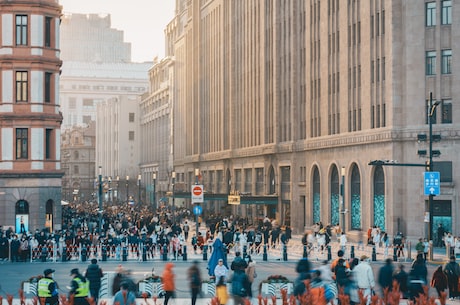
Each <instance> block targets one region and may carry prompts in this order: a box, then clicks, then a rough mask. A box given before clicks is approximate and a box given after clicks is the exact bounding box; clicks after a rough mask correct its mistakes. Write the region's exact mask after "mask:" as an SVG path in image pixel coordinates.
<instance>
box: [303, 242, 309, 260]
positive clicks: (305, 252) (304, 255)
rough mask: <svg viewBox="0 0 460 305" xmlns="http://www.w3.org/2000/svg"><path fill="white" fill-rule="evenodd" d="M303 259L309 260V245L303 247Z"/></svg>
mask: <svg viewBox="0 0 460 305" xmlns="http://www.w3.org/2000/svg"><path fill="white" fill-rule="evenodd" d="M302 257H303V258H308V252H307V245H304V246H303V254H302Z"/></svg>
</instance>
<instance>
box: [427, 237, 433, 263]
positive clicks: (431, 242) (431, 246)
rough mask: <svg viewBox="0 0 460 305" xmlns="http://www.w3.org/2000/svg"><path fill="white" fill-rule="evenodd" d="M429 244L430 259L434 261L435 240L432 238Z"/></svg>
mask: <svg viewBox="0 0 460 305" xmlns="http://www.w3.org/2000/svg"><path fill="white" fill-rule="evenodd" d="M428 244H429V250H428V251H429V252H430V261H433V241H432V240H430V242H429V243H428Z"/></svg>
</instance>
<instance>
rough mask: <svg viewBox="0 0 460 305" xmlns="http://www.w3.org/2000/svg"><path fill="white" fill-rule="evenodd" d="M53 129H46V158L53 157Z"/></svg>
mask: <svg viewBox="0 0 460 305" xmlns="http://www.w3.org/2000/svg"><path fill="white" fill-rule="evenodd" d="M52 137H53V130H52V129H46V132H45V159H47V160H49V159H51V151H52V143H53V141H52Z"/></svg>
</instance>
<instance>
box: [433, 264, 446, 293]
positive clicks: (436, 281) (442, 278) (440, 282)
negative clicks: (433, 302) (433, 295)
mask: <svg viewBox="0 0 460 305" xmlns="http://www.w3.org/2000/svg"><path fill="white" fill-rule="evenodd" d="M430 286H431V287H433V288H435V289H436V292H437V293H438V297H440V296H441V292H444V290H446V289H447V288H448V283H447V276H446V274H445V273H444V271H443V270H442V266H439V267H438V268H436V270H435V271H434V272H433V276H432V277H431V282H430Z"/></svg>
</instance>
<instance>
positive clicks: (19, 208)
mask: <svg viewBox="0 0 460 305" xmlns="http://www.w3.org/2000/svg"><path fill="white" fill-rule="evenodd" d="M16 214H21V215H25V214H29V203H28V202H27V201H25V200H18V201H17V202H16Z"/></svg>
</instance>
